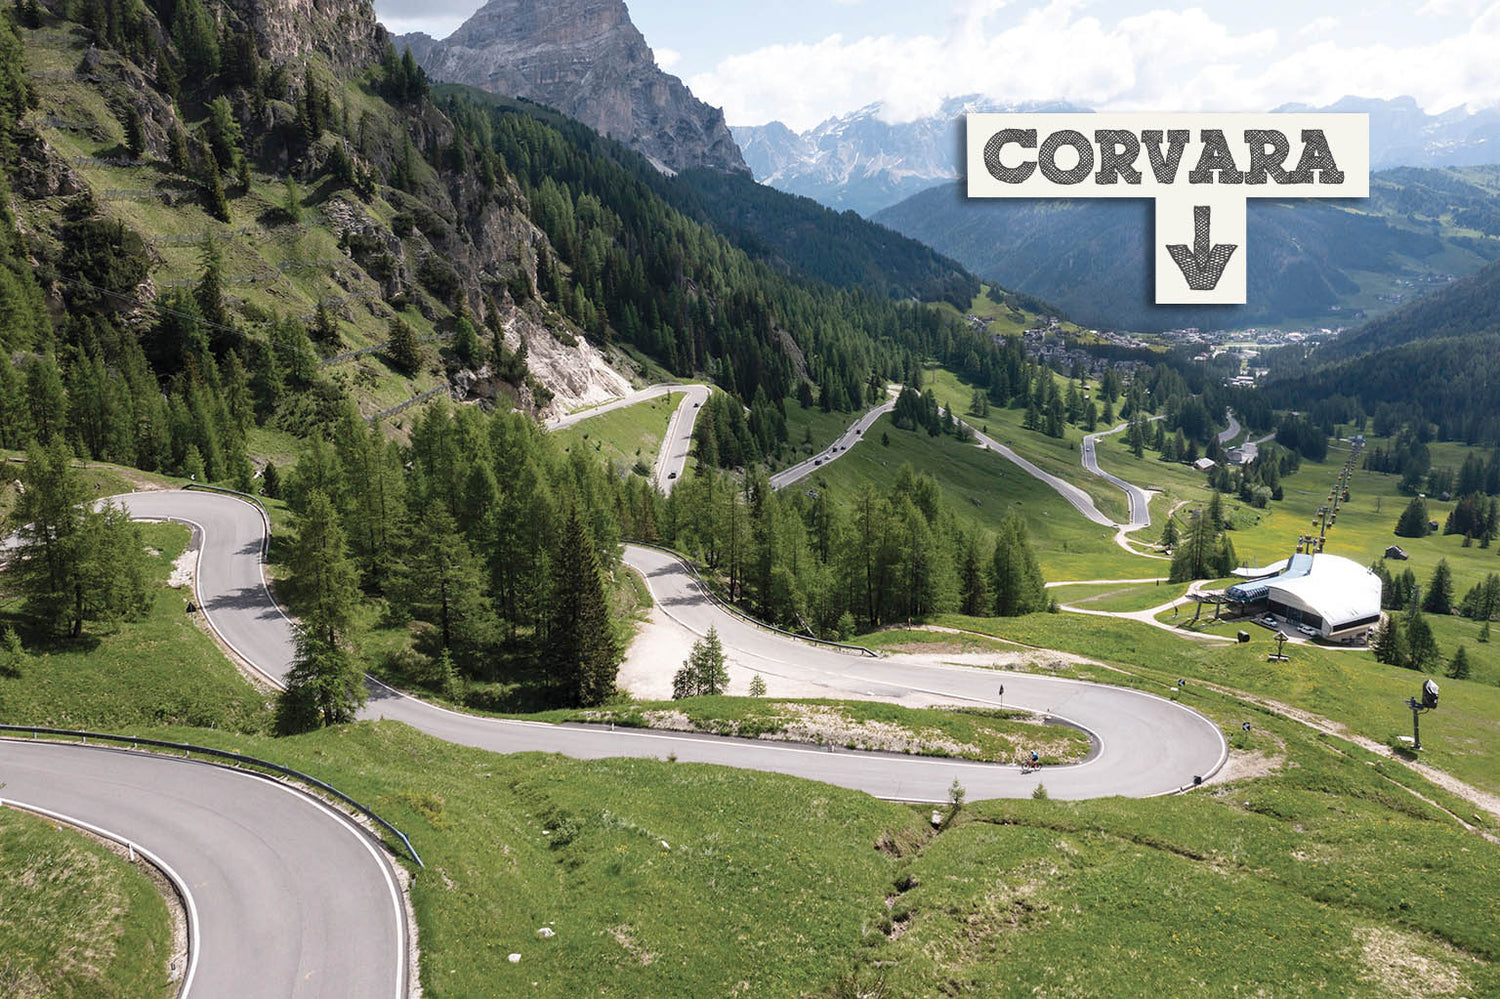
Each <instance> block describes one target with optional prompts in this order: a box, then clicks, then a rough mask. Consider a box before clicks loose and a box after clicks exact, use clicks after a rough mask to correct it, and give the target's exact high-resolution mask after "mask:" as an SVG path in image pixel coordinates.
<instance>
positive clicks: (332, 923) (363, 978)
mask: <svg viewBox="0 0 1500 999" xmlns="http://www.w3.org/2000/svg"><path fill="white" fill-rule="evenodd" d="M0 777H3V778H4V785H5V786H4V790H3V792H0V794H3V795H4V800H5V801H6V803H7V804H19V805H20V806H21V807H23V808H31V809H41V810H45V812H47V813H51V817H53V818H58V819H62V820H65V821H72V822H75V823H86V824H87V825H91V826H94V827H97V828H98V829H101V830H105V831H108V832H109V833H112V834H114V836H115V837H116V838H119V839H124V840H126V841H128V842H130V843H132V844H135V845H137V846H138V847H140V848H143V849H144V850H147V851H151V852H152V853H153V854H154V859H156V860H157V861H159V862H160V863H161V864H162V865H163V866H165V867H166V868H167V869H168V870H169V871H170V872H171V875H173V876H174V877H173V880H174V881H177V882H178V886H179V890H184V889H185V894H186V899H187V902H186V907H187V909H188V912H189V922H190V930H189V933H190V938H191V941H192V942H191V946H190V957H189V964H188V968H187V969H185V974H184V984H185V985H186V987H187V988H186V991H185V992H184V993H183V994H184V995H187V996H188V997H190V999H194V997H202V999H217V997H223V996H233V997H235V999H262V997H264V999H285V997H288V996H293V997H326V996H348V997H351V999H354V997H359V999H364V997H373V999H404V997H405V996H406V995H407V975H408V972H409V970H410V969H409V968H408V967H407V961H406V957H407V947H408V941H407V929H406V918H405V913H404V909H403V902H402V900H401V897H400V894H399V891H398V889H397V886H396V880H395V876H394V875H393V873H392V871H391V868H390V862H389V861H388V860H387V859H386V858H385V856H384V855H383V853H382V851H381V849H380V847H379V846H377V845H376V844H375V843H374V842H373V841H372V838H371V837H370V836H368V835H367V834H366V833H365V832H364V831H362V830H360V829H359V828H358V827H357V826H355V825H354V824H353V823H352V822H350V821H349V820H348V819H346V818H344V817H343V816H342V815H340V814H338V813H336V812H335V811H333V810H332V809H331V808H328V807H327V806H325V805H323V804H322V803H321V802H318V801H316V800H314V799H313V798H311V797H310V796H308V795H305V794H303V793H302V792H300V791H297V790H294V789H292V788H289V787H287V786H285V785H283V784H279V783H277V782H275V781H272V780H269V779H267V778H263V777H259V776H256V775H253V774H248V773H245V772H242V771H237V770H231V769H228V768H226V767H221V766H215V765H212V764H207V763H200V762H195V761H190V760H184V759H179V758H175V757H169V756H159V755H154V754H150V753H138V752H133V751H130V750H125V749H107V748H103V747H95V746H75V745H66V744H61V743H49V742H30V741H25V740H15V739H0Z"/></svg>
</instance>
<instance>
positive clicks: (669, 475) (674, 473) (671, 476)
mask: <svg viewBox="0 0 1500 999" xmlns="http://www.w3.org/2000/svg"><path fill="white" fill-rule="evenodd" d="M667 478H669V479H675V478H677V473H676V472H668V473H667Z"/></svg>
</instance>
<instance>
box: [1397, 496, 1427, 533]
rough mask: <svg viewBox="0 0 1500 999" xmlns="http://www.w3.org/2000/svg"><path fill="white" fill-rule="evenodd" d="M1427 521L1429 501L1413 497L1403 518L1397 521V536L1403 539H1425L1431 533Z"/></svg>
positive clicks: (1404, 511) (1402, 513)
mask: <svg viewBox="0 0 1500 999" xmlns="http://www.w3.org/2000/svg"><path fill="white" fill-rule="evenodd" d="M1427 525H1428V519H1427V501H1426V500H1425V499H1423V498H1422V497H1420V496H1413V497H1412V498H1411V502H1410V503H1408V504H1406V509H1405V510H1403V511H1402V512H1401V517H1400V519H1399V520H1397V521H1396V536H1397V537H1401V538H1425V537H1427V535H1428V533H1429V532H1430V531H1431V528H1429V527H1428V526H1427Z"/></svg>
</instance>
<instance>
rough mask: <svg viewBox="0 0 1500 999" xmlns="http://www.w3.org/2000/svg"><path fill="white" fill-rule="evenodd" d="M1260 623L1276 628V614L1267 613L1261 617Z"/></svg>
mask: <svg viewBox="0 0 1500 999" xmlns="http://www.w3.org/2000/svg"><path fill="white" fill-rule="evenodd" d="M1260 623H1261V624H1263V625H1265V626H1267V627H1268V628H1274V627H1276V616H1275V615H1274V614H1267V615H1266V616H1265V617H1263V618H1261V619H1260Z"/></svg>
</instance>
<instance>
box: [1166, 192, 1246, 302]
mask: <svg viewBox="0 0 1500 999" xmlns="http://www.w3.org/2000/svg"><path fill="white" fill-rule="evenodd" d="M1208 219H1209V210H1208V206H1207V205H1194V206H1193V250H1192V252H1191V253H1189V252H1188V248H1187V247H1186V246H1185V245H1183V244H1182V243H1168V244H1167V252H1168V253H1170V254H1171V255H1172V260H1173V261H1174V262H1175V263H1176V264H1177V266H1178V267H1179V268H1180V269H1181V270H1182V276H1183V277H1185V278H1187V284H1188V287H1189V288H1191V289H1192V290H1193V291H1213V290H1214V288H1216V287H1217V286H1218V284H1219V278H1221V277H1223V276H1224V267H1225V266H1226V265H1227V264H1228V263H1229V258H1230V257H1232V256H1234V251H1235V250H1237V249H1239V246H1238V245H1237V244H1235V243H1220V244H1219V245H1218V246H1213V247H1211V246H1210V245H1209V241H1208Z"/></svg>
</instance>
